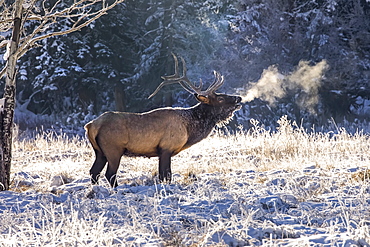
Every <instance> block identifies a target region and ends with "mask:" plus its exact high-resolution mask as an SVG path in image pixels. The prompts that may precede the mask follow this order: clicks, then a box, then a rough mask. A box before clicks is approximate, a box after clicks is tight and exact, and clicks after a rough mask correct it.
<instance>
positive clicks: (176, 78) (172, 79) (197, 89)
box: [148, 53, 224, 99]
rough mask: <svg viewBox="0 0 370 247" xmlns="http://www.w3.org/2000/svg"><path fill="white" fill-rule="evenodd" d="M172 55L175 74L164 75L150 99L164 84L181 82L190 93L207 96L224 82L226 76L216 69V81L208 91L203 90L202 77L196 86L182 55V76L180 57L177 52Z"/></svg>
mask: <svg viewBox="0 0 370 247" xmlns="http://www.w3.org/2000/svg"><path fill="white" fill-rule="evenodd" d="M172 56H173V59H174V60H175V73H174V74H173V75H169V76H162V79H163V80H164V81H163V82H162V83H161V84H159V86H158V87H157V88H156V89H155V91H154V92H153V93H152V94H151V95H150V96H149V97H148V98H149V99H150V98H151V97H153V96H154V95H155V94H157V93H158V91H159V90H160V89H161V88H162V87H163V86H165V85H170V84H174V83H179V84H180V85H181V86H182V87H183V88H184V89H185V90H186V91H188V92H189V93H192V94H194V93H196V94H199V95H204V96H207V95H210V94H212V93H214V92H215V91H216V90H217V89H218V88H220V87H221V86H222V84H223V83H224V77H223V76H221V74H220V73H218V72H216V71H214V72H213V73H214V75H215V80H214V82H213V83H212V84H211V85H210V86H209V87H208V88H207V90H206V91H201V90H202V87H203V82H202V79H200V82H199V86H195V84H194V83H192V82H191V81H190V80H189V79H188V77H187V75H186V72H187V69H186V64H185V60H184V59H183V58H182V57H181V62H182V76H180V73H179V62H178V59H177V57H176V56H175V54H173V53H172Z"/></svg>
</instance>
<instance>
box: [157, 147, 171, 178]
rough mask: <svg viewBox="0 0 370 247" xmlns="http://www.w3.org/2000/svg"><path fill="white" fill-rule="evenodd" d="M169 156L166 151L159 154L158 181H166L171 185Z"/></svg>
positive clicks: (169, 153)
mask: <svg viewBox="0 0 370 247" xmlns="http://www.w3.org/2000/svg"><path fill="white" fill-rule="evenodd" d="M171 156H172V153H171V152H169V151H166V150H161V151H160V152H159V180H160V181H161V182H164V180H166V181H167V182H168V183H171V177H172V174H171Z"/></svg>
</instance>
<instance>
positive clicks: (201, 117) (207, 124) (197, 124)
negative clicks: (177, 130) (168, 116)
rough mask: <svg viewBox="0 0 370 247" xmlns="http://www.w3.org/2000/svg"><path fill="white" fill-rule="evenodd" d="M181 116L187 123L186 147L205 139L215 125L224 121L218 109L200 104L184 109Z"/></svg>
mask: <svg viewBox="0 0 370 247" xmlns="http://www.w3.org/2000/svg"><path fill="white" fill-rule="evenodd" d="M182 116H183V117H185V118H186V122H187V131H188V142H187V143H186V146H191V145H193V144H195V143H197V142H199V141H201V140H203V139H204V138H206V137H207V136H208V135H209V133H210V132H211V131H212V129H213V128H214V127H215V126H216V124H217V123H219V122H221V121H223V120H224V119H223V116H222V114H220V109H218V108H217V107H213V106H209V105H206V104H201V103H199V104H197V105H195V106H193V107H191V108H187V109H184V110H183V112H182Z"/></svg>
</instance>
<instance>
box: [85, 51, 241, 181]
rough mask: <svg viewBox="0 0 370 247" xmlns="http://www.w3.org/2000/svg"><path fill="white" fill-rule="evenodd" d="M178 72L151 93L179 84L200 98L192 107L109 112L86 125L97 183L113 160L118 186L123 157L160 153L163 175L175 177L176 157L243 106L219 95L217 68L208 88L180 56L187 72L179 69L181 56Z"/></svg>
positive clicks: (111, 173)
mask: <svg viewBox="0 0 370 247" xmlns="http://www.w3.org/2000/svg"><path fill="white" fill-rule="evenodd" d="M173 57H174V60H175V74H173V75H170V76H163V77H162V79H163V80H164V81H163V82H162V83H161V84H160V85H159V86H158V87H157V89H156V90H155V91H154V92H153V93H152V94H151V95H150V96H149V98H151V97H153V96H154V95H155V94H156V93H157V92H158V91H159V90H160V89H161V88H162V87H163V86H164V85H168V84H174V83H179V84H180V85H181V86H182V87H183V88H184V89H185V90H186V91H188V92H189V93H192V94H194V96H195V98H196V99H197V100H198V101H199V103H198V104H197V105H195V106H193V107H190V108H171V107H166V108H160V109H155V110H152V111H149V112H145V113H127V112H105V113H103V114H102V115H101V116H99V117H98V118H96V119H95V120H93V121H91V122H89V123H88V124H86V125H85V129H86V132H87V137H88V139H89V141H90V142H91V145H92V147H93V149H94V151H95V156H96V158H95V162H94V164H93V165H92V167H91V169H90V175H91V181H92V183H93V184H95V183H97V181H98V178H99V176H100V173H101V171H102V170H103V168H104V166H105V165H106V163H107V162H108V167H107V170H106V173H105V177H106V178H107V179H108V181H109V182H110V184H111V186H112V187H116V186H117V185H118V184H117V179H116V173H117V170H118V166H119V164H120V160H121V156H122V155H126V156H146V157H156V156H158V157H159V179H160V181H162V182H163V181H164V180H167V181H168V182H171V157H172V156H174V155H176V154H178V153H179V152H181V151H182V150H184V149H186V148H189V147H190V146H192V145H194V144H195V143H197V142H199V141H201V140H203V139H204V138H206V137H207V136H208V135H209V133H210V132H211V131H212V129H213V128H214V127H215V126H216V125H217V124H219V123H221V122H225V121H227V120H228V119H230V118H231V117H232V116H233V113H234V111H237V110H239V109H240V108H241V104H240V102H241V97H239V96H231V95H226V94H218V93H215V91H216V90H217V89H218V88H220V87H221V86H222V84H223V83H224V78H223V76H221V75H220V74H219V73H218V72H214V75H215V80H214V82H213V83H212V84H211V85H210V86H209V87H208V89H207V90H205V91H202V90H201V89H202V86H203V83H202V81H200V83H199V86H195V84H194V83H192V82H190V80H189V79H188V78H187V75H186V65H185V62H184V59H183V58H181V61H182V68H183V73H182V75H180V74H179V66H178V60H177V58H176V56H175V55H173Z"/></svg>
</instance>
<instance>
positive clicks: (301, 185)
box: [0, 119, 370, 246]
mask: <svg viewBox="0 0 370 247" xmlns="http://www.w3.org/2000/svg"><path fill="white" fill-rule="evenodd" d="M92 162H93V152H92V150H91V149H90V147H89V146H88V144H87V142H86V141H85V140H82V141H81V140H78V138H67V137H65V136H56V135H53V134H44V135H40V136H37V137H36V138H35V139H34V140H23V141H16V142H15V145H14V163H13V167H12V169H13V170H12V178H13V182H12V189H11V191H4V192H0V212H1V220H0V246H247V245H252V246H253V245H255V246H261V245H262V246H370V210H369V208H370V170H369V167H370V140H369V138H368V136H367V135H364V134H355V135H350V134H348V133H347V132H346V131H345V130H343V129H342V130H338V133H336V134H334V133H327V134H324V133H313V134H308V133H307V132H305V131H304V130H302V129H299V128H294V126H292V125H291V124H290V123H289V121H287V120H286V119H282V120H280V128H279V131H278V132H276V133H269V132H267V131H264V130H263V129H261V128H259V127H258V124H256V125H255V127H254V128H253V129H252V130H251V131H250V132H248V133H246V134H242V133H239V134H236V135H231V136H228V137H224V136H219V135H217V134H215V135H213V136H211V137H209V138H207V139H206V140H204V141H202V142H201V143H199V144H197V145H195V146H193V147H192V148H190V149H189V150H186V151H184V152H182V153H180V154H179V155H178V156H176V157H174V158H173V168H172V170H173V172H174V175H173V177H174V182H173V183H172V184H158V183H156V176H155V174H156V170H157V162H158V161H157V159H155V158H152V159H147V158H123V159H122V161H121V167H120V172H119V184H120V186H119V187H117V188H116V189H115V190H113V189H111V188H110V187H109V186H108V184H107V182H106V181H104V180H102V182H101V184H100V185H99V186H92V185H91V184H90V182H89V177H88V170H89V168H90V166H91V164H92Z"/></svg>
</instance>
